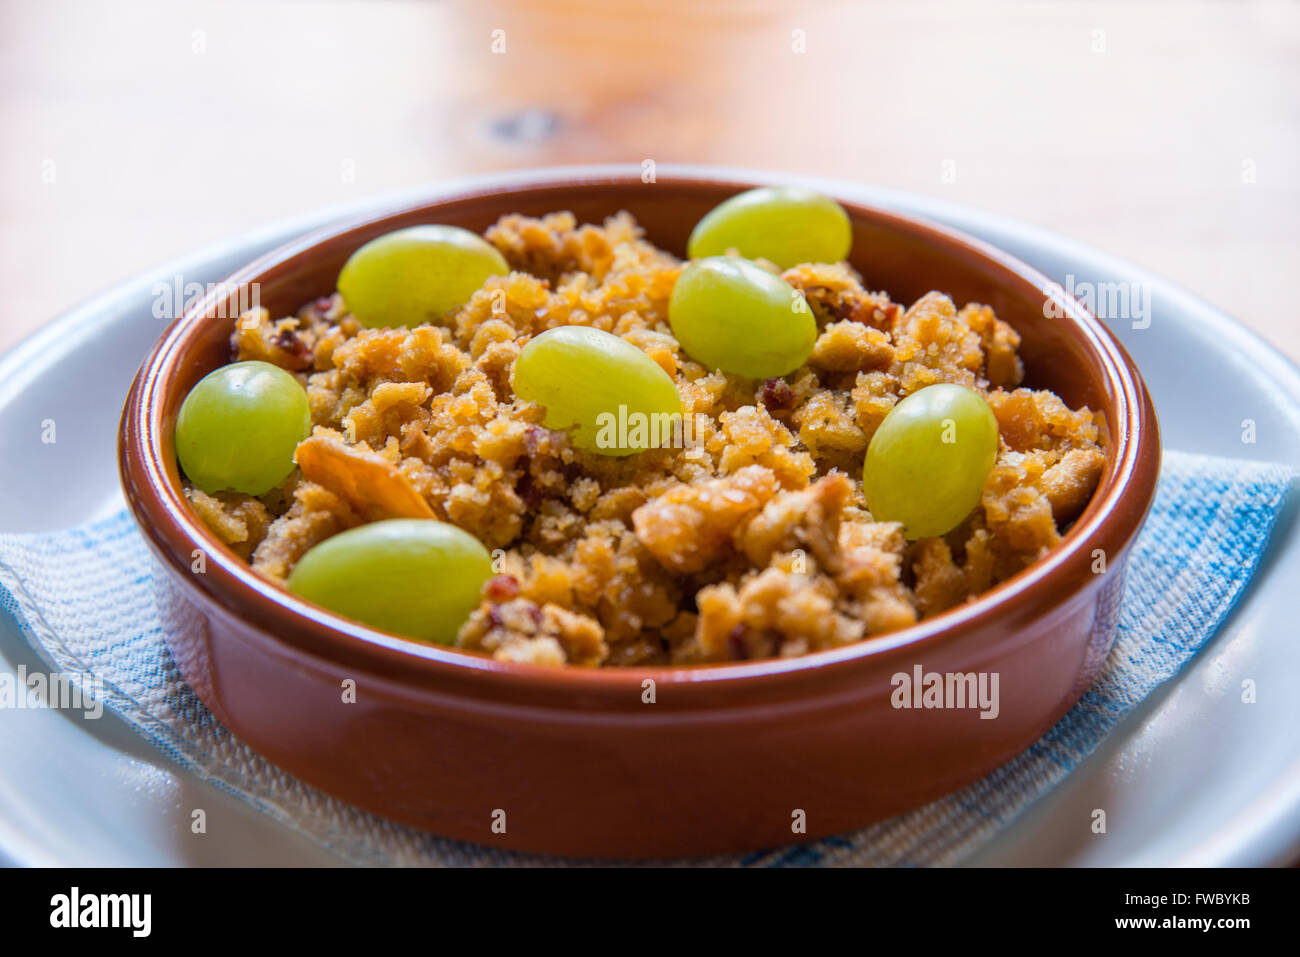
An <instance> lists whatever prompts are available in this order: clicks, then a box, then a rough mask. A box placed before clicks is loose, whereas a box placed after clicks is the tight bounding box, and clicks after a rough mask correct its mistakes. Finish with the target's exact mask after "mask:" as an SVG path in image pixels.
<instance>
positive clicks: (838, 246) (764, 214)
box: [686, 186, 853, 269]
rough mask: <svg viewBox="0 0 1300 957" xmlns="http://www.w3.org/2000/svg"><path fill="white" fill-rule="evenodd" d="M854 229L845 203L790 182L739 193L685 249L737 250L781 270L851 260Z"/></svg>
mask: <svg viewBox="0 0 1300 957" xmlns="http://www.w3.org/2000/svg"><path fill="white" fill-rule="evenodd" d="M852 243H853V229H852V228H851V227H850V226H849V214H848V213H846V212H845V211H844V207H843V206H841V205H840V204H839V203H837V202H835V200H833V199H831V198H830V197H828V196H823V195H821V194H820V193H814V192H812V191H811V190H806V189H796V188H794V187H790V186H764V187H762V188H760V189H751V190H748V191H747V192H744V193H738V194H737V195H735V196H733V197H731V198H730V199H728V200H726V201H725V202H723V203H721V204H719V205H718V206H715V207H714V208H713V209H712V210H710V211H709V213H708V215H706V216H705V217H704V218H703V219H701V220H700V221H699V222H698V223H696V224H695V229H693V230H692V231H691V238H690V241H689V243H688V244H687V246H686V252H687V254H688V255H689V256H690V257H691V258H692V259H699V258H701V257H703V256H717V255H721V254H722V253H725V252H726V251H727V250H728V249H734V250H735V251H736V252H738V253H740V255H742V256H745V257H747V258H749V259H766V260H769V261H770V262H774V263H776V264H777V265H778V266H780V267H781V268H782V269H789V268H790V267H791V266H797V265H799V264H800V263H837V262H842V261H843V260H845V259H847V258H848V255H849V246H851V245H852Z"/></svg>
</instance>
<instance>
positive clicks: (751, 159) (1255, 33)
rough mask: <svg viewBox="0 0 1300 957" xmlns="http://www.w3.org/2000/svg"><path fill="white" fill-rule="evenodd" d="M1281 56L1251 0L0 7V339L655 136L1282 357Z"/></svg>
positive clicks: (1298, 338) (637, 158)
mask: <svg viewBox="0 0 1300 957" xmlns="http://www.w3.org/2000/svg"><path fill="white" fill-rule="evenodd" d="M542 9H544V10H545V12H544V13H543V12H540V11H541V10H542ZM495 31H503V32H495ZM494 45H495V47H496V49H495V50H494ZM503 45H504V50H502V49H501V48H502V46H503ZM1297 64H1300V6H1298V5H1296V4H1295V3H1290V2H1268V0H1259V2H1226V0H1216V2H1178V3H1174V2H1129V0H1122V2H1101V3H1077V2H1071V3H1056V2H1012V0H998V2H990V3H972V2H963V0H888V2H874V3H862V2H859V3H853V2H831V0H802V2H759V0H735V2H708V0H621V2H613V0H557V2H552V3H549V4H540V3H536V2H533V3H525V2H500V3H482V2H480V3H469V2H464V3H462V2H450V0H447V2H432V0H429V2H402V0H392V2H355V0H337V2H323V3H308V2H302V0H299V2H288V0H285V2H223V3H195V2H178V0H146V2H134V3H130V4H126V3H113V4H110V3H103V2H97V0H0V130H3V139H0V285H2V286H3V289H4V291H5V296H4V301H3V306H0V349H2V348H5V347H7V346H9V345H11V344H13V343H14V342H15V341H17V340H18V339H19V338H21V337H22V336H24V335H26V334H28V333H30V332H31V331H33V330H34V329H36V328H37V327H38V326H39V325H41V324H42V323H43V322H46V321H47V320H49V319H50V318H52V317H53V316H55V315H56V314H58V313H59V312H60V311H61V310H63V309H65V308H67V307H69V306H71V305H74V304H76V303H77V302H79V301H80V300H82V299H84V298H86V297H88V296H90V295H92V294H94V293H95V292H97V291H99V290H102V289H104V288H106V287H108V286H111V285H112V284H114V283H115V282H117V281H119V280H122V279H125V278H127V277H129V276H131V275H134V274H136V273H138V272H140V271H143V270H145V269H147V268H148V267H150V266H153V265H156V264H158V263H160V262H162V261H164V260H166V259H168V258H170V257H172V256H175V255H179V254H182V253H185V252H188V251H191V250H193V249H195V248H196V247H199V246H202V245H204V244H206V243H209V242H211V241H215V240H219V239H222V238H225V237H230V236H233V235H235V234H238V233H240V232H241V231H244V230H247V229H249V228H250V227H253V226H256V225H259V224H262V223H266V222H268V221H271V220H275V219H277V218H280V217H283V216H286V215H290V214H295V213H303V212H307V211H311V210H314V209H318V208H321V207H325V206H328V205H331V204H335V203H339V202H343V201H347V200H352V199H360V198H364V197H366V196H369V195H375V194H379V193H383V192H387V191H391V190H394V189H398V188H402V187H407V186H414V185H418V184H421V183H428V182H430V181H434V180H437V179H439V178H441V177H445V176H449V175H456V174H465V173H475V172H482V171H485V170H495V169H511V168H522V167H530V166H537V165H543V164H556V163H577V162H626V163H629V164H639V163H640V162H641V161H642V160H643V159H647V158H650V159H654V160H655V161H656V162H701V163H721V164H734V165H743V166H753V167H758V168H768V169H784V170H791V171H797V172H804V173H813V174H827V175H832V176H838V177H844V178H848V179H852V180H858V181H861V182H865V183H873V184H879V185H883V186H888V187H894V188H898V189H905V190H912V191H915V192H917V193H923V194H926V195H930V196H936V197H943V198H946V199H951V200H953V201H956V202H959V203H964V204H968V205H971V206H975V207H979V208H983V209H987V210H992V211H996V212H998V213H1002V214H1006V215H1009V216H1013V217H1018V218H1020V219H1023V220H1027V221H1029V222H1032V223H1036V224H1038V225H1041V226H1045V227H1047V228H1049V229H1052V230H1054V231H1056V232H1059V233H1062V234H1065V235H1068V236H1072V237H1075V238H1078V239H1081V240H1084V241H1087V242H1089V243H1092V244H1095V245H1097V246H1099V247H1101V248H1103V249H1105V250H1108V251H1110V252H1112V253H1115V254H1117V255H1119V256H1122V257H1125V258H1128V259H1131V260H1133V261H1134V262H1136V263H1138V264H1140V265H1142V266H1145V267H1149V268H1151V269H1153V270H1154V271H1156V272H1158V273H1161V274H1163V275H1165V276H1168V277H1169V278H1171V279H1174V280H1176V281H1178V282H1180V283H1182V284H1184V285H1185V286H1187V287H1188V288H1189V289H1191V290H1193V291H1194V292H1196V293H1198V294H1199V295H1201V296H1203V297H1204V298H1206V299H1208V300H1210V301H1211V302H1213V303H1215V304H1217V305H1219V306H1221V307H1222V308H1223V309H1225V310H1226V311H1227V312H1229V313H1230V314H1232V315H1234V316H1236V317H1237V318H1238V319H1240V320H1241V321H1242V322H1244V323H1246V324H1247V325H1249V326H1250V327H1252V328H1254V329H1255V330H1257V331H1259V332H1260V333H1262V334H1263V335H1264V336H1265V337H1266V338H1268V339H1270V340H1271V341H1272V342H1273V343H1274V344H1276V346H1277V347H1278V348H1279V349H1280V350H1281V351H1283V352H1285V353H1287V354H1289V355H1290V356H1291V357H1292V358H1293V359H1300V319H1298V318H1297V309H1296V307H1295V306H1294V305H1293V299H1292V286H1293V283H1294V282H1295V280H1296V278H1297V274H1298V272H1300V270H1298V269H1297V267H1298V266H1300V230H1297V225H1296V217H1297V213H1298V212H1300V69H1298V68H1297Z"/></svg>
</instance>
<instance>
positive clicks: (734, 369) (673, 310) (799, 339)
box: [668, 256, 817, 379]
mask: <svg viewBox="0 0 1300 957" xmlns="http://www.w3.org/2000/svg"><path fill="white" fill-rule="evenodd" d="M668 322H669V323H670V324H671V325H672V327H673V335H675V336H676V337H677V341H678V342H680V343H681V345H682V349H684V350H685V351H686V354H687V355H688V356H690V357H691V358H692V359H694V360H695V361H696V362H699V363H701V364H703V365H706V366H708V367H709V368H710V369H721V370H722V371H723V372H731V373H734V374H735V375H743V376H749V377H750V378H753V379H771V378H774V377H776V376H783V375H785V374H786V373H789V372H793V371H794V370H795V369H797V368H799V366H801V365H803V364H804V362H805V361H806V360H807V359H808V356H809V355H811V354H812V349H813V343H814V342H816V341H817V320H816V319H814V318H813V314H812V310H811V309H810V308H809V306H808V301H807V300H806V299H804V297H803V293H801V292H799V291H798V290H797V289H795V288H794V287H793V286H791V285H790V284H789V283H787V282H786V281H785V280H784V279H782V278H781V277H779V276H773V275H772V274H771V273H770V272H768V271H767V270H766V269H763V268H762V267H761V266H758V265H756V264H755V263H752V262H750V261H749V260H748V259H739V258H737V257H735V256H711V257H709V258H707V259H697V260H696V261H695V262H693V263H691V264H690V265H688V266H687V267H686V268H685V269H683V270H682V274H681V275H680V276H679V277H678V279H677V285H676V286H674V287H673V294H672V298H671V299H670V300H669V302H668Z"/></svg>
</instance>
